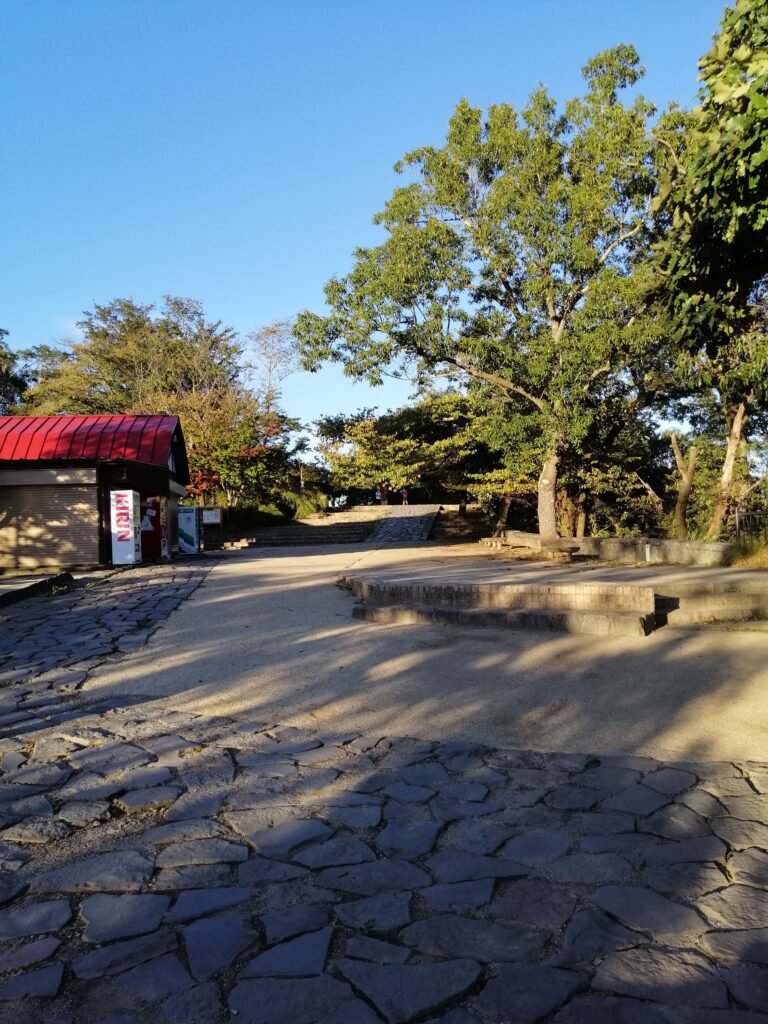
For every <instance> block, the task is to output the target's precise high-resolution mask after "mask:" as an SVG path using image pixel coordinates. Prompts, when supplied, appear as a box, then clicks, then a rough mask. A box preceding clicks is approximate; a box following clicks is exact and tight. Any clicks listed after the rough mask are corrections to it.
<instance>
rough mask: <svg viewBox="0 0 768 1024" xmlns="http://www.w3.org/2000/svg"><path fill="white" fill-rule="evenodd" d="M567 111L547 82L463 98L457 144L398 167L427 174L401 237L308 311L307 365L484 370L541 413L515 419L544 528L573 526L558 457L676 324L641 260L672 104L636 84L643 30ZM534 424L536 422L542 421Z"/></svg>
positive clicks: (481, 375) (423, 372)
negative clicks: (644, 300) (522, 96)
mask: <svg viewBox="0 0 768 1024" xmlns="http://www.w3.org/2000/svg"><path fill="white" fill-rule="evenodd" d="M583 73H584V78H585V80H586V85H587V88H586V93H585V95H584V96H582V97H579V98H576V99H572V100H571V101H569V102H568V103H567V104H566V105H565V108H564V109H563V110H560V109H558V107H557V105H556V103H555V101H554V100H553V99H552V98H551V97H550V96H549V95H548V93H547V92H546V90H545V89H544V88H543V87H539V88H538V89H537V90H536V91H535V92H534V93H533V95H532V96H531V98H530V100H529V101H528V103H527V105H526V106H525V107H524V108H523V110H522V111H521V112H520V113H518V112H516V111H515V110H514V109H513V108H512V107H510V106H508V105H506V104H501V105H498V106H494V107H492V108H491V109H490V111H489V113H488V117H487V120H486V121H484V120H483V118H482V114H481V111H480V110H478V109H475V108H473V107H471V106H470V105H469V104H468V103H467V102H466V101H462V102H461V103H460V104H459V105H458V107H457V108H456V111H455V113H454V115H453V117H452V118H451V121H450V125H449V129H448V136H447V140H446V143H445V145H444V146H442V147H441V148H432V147H425V148H422V149H418V150H416V151H415V152H412V153H410V154H408V155H407V156H406V157H405V159H404V161H403V162H402V163H401V164H399V165H397V169H398V170H400V171H403V170H405V169H407V168H410V169H412V170H413V171H415V180H413V181H412V182H411V183H410V184H407V185H405V186H404V187H402V188H398V189H396V191H395V192H394V194H393V196H392V198H391V199H390V201H389V202H388V203H387V205H386V207H385V209H384V211H383V212H382V213H381V214H379V215H378V216H377V217H376V218H375V220H376V223H378V224H380V225H381V226H382V227H383V228H384V229H385V231H386V233H387V237H386V239H385V241H384V242H383V243H382V244H381V245H378V246H376V247H374V248H365V249H358V250H357V251H356V254H355V262H354V266H353V269H352V270H351V272H350V273H349V274H348V275H347V276H346V277H344V278H341V279H337V278H334V279H333V280H331V281H330V282H329V283H328V285H327V286H326V299H327V303H328V305H329V307H330V312H329V314H328V315H326V316H320V315H317V314H314V313H311V312H304V313H302V314H301V315H300V316H299V317H298V320H297V323H296V326H295V334H296V337H297V339H298V340H299V343H300V346H301V351H302V354H303V360H304V365H305V366H306V367H307V368H308V369H314V368H316V367H317V366H318V365H319V363H320V362H321V361H322V360H324V359H334V360H337V361H340V362H341V363H343V364H344V367H345V371H346V372H347V373H348V374H350V375H352V376H356V377H366V378H367V379H368V380H369V381H371V382H373V383H378V382H380V381H381V379H382V375H383V373H384V371H385V369H389V371H390V372H400V373H413V372H415V373H416V374H417V375H420V376H421V377H422V379H426V378H428V377H429V376H430V375H433V374H443V375H446V376H448V377H449V378H453V379H455V380H457V381H463V382H465V383H467V382H470V381H472V382H475V383H476V384H481V385H482V386H483V387H484V388H485V389H486V391H487V392H489V393H493V394H494V395H496V396H501V398H502V399H503V400H504V401H505V402H506V404H507V415H508V417H509V418H510V419H512V420H515V419H518V420H519V419H520V417H524V419H525V421H526V423H525V426H524V427H522V426H518V427H516V428H515V429H514V430H513V434H514V435H515V436H516V437H517V438H518V439H519V440H525V442H526V444H527V451H526V452H525V453H523V452H521V450H520V449H519V448H518V449H516V450H515V451H514V453H513V454H514V457H516V458H520V457H523V458H524V460H527V461H529V462H531V463H533V464H535V466H536V467H537V473H538V499H537V507H538V519H539V529H540V532H541V534H542V536H543V537H544V538H545V539H547V540H554V539H555V538H556V537H557V515H556V500H555V499H556V492H557V484H558V468H559V466H560V463H561V460H562V459H563V458H564V457H565V456H566V454H567V453H568V452H570V451H578V450H579V449H580V447H581V445H582V444H583V442H584V439H585V437H586V436H587V435H588V433H589V430H590V427H591V424H592V423H593V421H594V420H595V418H596V417H599V416H600V410H601V406H602V403H603V401H604V399H605V397H606V395H608V394H610V393H611V391H612V389H613V388H614V387H615V386H616V382H617V381H619V380H620V379H621V375H622V373H623V371H624V370H625V368H626V366H627V365H628V364H629V363H634V362H637V361H638V360H639V359H640V358H641V356H642V353H643V352H644V350H645V348H646V347H647V346H648V345H649V344H650V343H652V342H653V341H654V340H655V337H656V334H657V331H658V328H657V327H656V326H655V323H654V321H653V318H651V317H644V316H643V315H642V314H641V312H640V310H641V290H642V289H641V283H640V282H639V281H638V279H637V275H635V274H633V269H634V265H635V259H636V256H637V254H638V253H639V252H642V250H643V246H644V244H645V242H646V235H647V231H648V228H649V212H650V211H649V200H650V198H651V195H652V193H653V188H654V174H653V141H652V139H651V133H650V130H649V125H650V120H651V118H652V117H653V114H654V110H653V108H652V107H651V105H650V104H649V103H647V102H646V101H645V100H644V99H642V98H640V97H638V98H636V99H634V101H633V102H632V103H631V105H629V106H626V105H624V104H623V103H622V102H621V101H620V98H619V94H620V92H621V90H623V89H624V88H626V87H628V86H632V85H634V84H635V83H636V82H637V81H638V79H639V78H640V77H641V74H642V69H641V67H640V65H639V61H638V57H637V54H636V52H635V50H634V48H633V47H631V46H619V47H617V48H615V49H613V50H608V51H605V52H604V53H602V54H600V55H598V56H597V57H595V58H594V59H593V60H591V61H589V63H588V64H587V65H586V66H585V68H584V71H583ZM532 426H533V429H532Z"/></svg>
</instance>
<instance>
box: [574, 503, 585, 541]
mask: <svg viewBox="0 0 768 1024" xmlns="http://www.w3.org/2000/svg"><path fill="white" fill-rule="evenodd" d="M586 535H587V495H586V492H585V491H582V492H581V493H580V494H579V514H578V516H577V518H576V538H577V539H578V540H581V539H582V538H584V537H586Z"/></svg>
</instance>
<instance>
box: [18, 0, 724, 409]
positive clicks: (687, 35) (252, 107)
mask: <svg viewBox="0 0 768 1024" xmlns="http://www.w3.org/2000/svg"><path fill="white" fill-rule="evenodd" d="M722 8H723V4H722V3H721V2H719V0H717V2H716V0H643V2H642V3H638V2H636V0H505V2H502V0H474V2H473V3H467V2H466V0H460V2H458V0H282V2H277V0H274V2H266V0H205V2H203V0H4V2H3V3H2V5H0V32H1V33H2V40H3V57H2V62H0V102H2V109H3V111H4V114H5V125H4V141H5V147H4V148H5V153H4V158H3V160H2V161H0V189H1V192H0V194H1V195H2V203H3V215H2V223H3V257H4V259H3V267H2V273H1V274H0V326H3V327H5V328H7V329H8V330H9V331H10V332H11V333H10V337H9V339H8V341H9V342H10V344H11V345H12V347H15V348H20V347H25V346H28V345H33V344H39V343H49V344H51V343H56V342H57V341H58V340H60V339H62V338H64V337H67V336H70V337H73V336H74V335H75V331H74V324H75V321H76V320H78V319H79V317H80V315H81V313H82V311H83V310H86V309H89V308H91V307H92V305H93V303H94V302H107V301H109V300H110V299H112V298H116V297H118V296H120V297H123V296H131V297H133V298H134V299H136V300H137V301H140V302H152V301H154V300H156V299H159V298H160V296H162V295H163V294H173V295H182V296H190V297H194V298H197V299H200V300H201V301H202V302H203V303H204V306H205V309H206V312H207V314H208V315H209V316H210V317H211V318H216V319H222V320H223V321H224V322H226V323H228V324H231V325H232V326H234V327H235V328H236V329H237V330H238V331H241V332H243V333H245V332H247V331H249V330H253V329H254V328H256V327H258V326H260V325H262V324H266V323H269V322H271V321H273V320H275V319H278V318H281V317H286V316H291V315H293V314H295V313H296V312H298V311H299V310H301V309H303V308H307V307H308V308H312V309H316V310H319V309H321V308H322V286H323V284H324V282H325V281H326V280H327V279H328V278H329V277H330V276H331V275H332V274H334V273H337V274H339V273H344V272H345V271H346V270H347V269H348V267H349V265H350V260H351V253H352V250H353V249H354V247H355V246H357V245H361V244H369V243H371V242H375V240H376V239H377V234H376V230H375V229H374V228H373V227H372V225H371V216H372V215H373V213H374V212H375V211H376V210H378V209H380V207H381V205H382V204H383V202H384V201H385V199H386V198H387V197H388V195H389V194H390V193H391V191H392V188H393V187H394V186H395V184H396V182H397V176H396V175H395V174H394V173H393V171H392V165H393V163H394V162H395V161H396V160H397V159H398V158H399V157H400V156H401V155H402V154H403V153H404V152H405V151H407V150H409V149H412V148H414V147H416V146H419V145H425V144H439V143H440V141H441V140H442V138H443V136H444V133H445V128H446V124H447V120H448V117H449V116H450V113H451V111H452V109H453V107H454V105H455V104H456V102H457V101H458V100H459V99H460V98H461V97H462V96H466V97H467V98H468V99H469V100H470V101H471V102H472V103H473V104H475V105H479V106H483V107H486V106H487V105H488V104H490V103H494V102H503V101H508V102H511V103H513V104H515V105H520V104H521V103H522V102H523V101H524V99H525V97H526V96H527V95H528V93H529V92H530V91H531V89H532V88H533V87H534V85H535V84H536V83H537V82H538V81H543V82H544V83H545V84H546V85H547V86H548V88H549V89H550V90H551V92H552V93H553V94H554V95H555V96H558V97H560V98H565V97H567V96H569V95H572V94H574V93H576V92H578V91H579V90H580V87H581V82H580V76H579V69H580V67H581V66H582V64H584V62H585V61H586V60H587V59H588V58H589V57H590V56H591V55H592V54H594V53H595V52H596V51H598V50H600V49H603V48H604V47H606V46H611V45H615V44H616V43H618V42H633V43H635V45H636V46H637V48H638V50H639V51H640V55H641V57H642V59H643V62H644V63H645V65H646V68H647V76H646V79H645V81H644V83H643V92H644V93H645V94H646V95H647V96H648V97H649V98H650V99H651V100H653V101H654V102H655V103H656V104H657V105H659V106H663V105H665V104H666V102H667V101H668V100H671V99H674V100H676V101H678V102H679V103H682V104H684V105H690V104H691V103H692V102H693V100H694V97H695V92H696V61H697V59H698V57H699V56H700V55H701V54H702V53H703V52H704V51H705V50H706V49H707V48H708V45H709V41H710V39H711V37H712V35H713V33H714V32H715V31H716V29H717V26H718V22H719V19H720V16H721V13H722ZM407 394H408V388H407V386H406V385H399V384H392V383H388V384H387V385H385V387H383V388H380V389H376V390H375V391H371V389H369V388H367V387H366V386H364V385H353V384H352V383H351V382H350V381H348V380H345V379H344V378H343V377H342V376H341V374H340V371H338V370H337V369H328V370H324V371H322V372H321V373H320V374H315V375H310V374H299V375H297V376H295V377H293V378H291V379H290V380H289V381H287V382H286V384H285V387H284V405H285V407H286V409H287V411H288V412H289V413H291V414H292V415H294V416H298V417H301V418H302V419H304V420H305V421H308V420H311V419H312V418H313V417H315V416H317V415H319V414H320V413H321V412H341V411H352V410H354V409H356V408H358V407H360V406H364V405H377V406H379V407H380V408H381V409H384V408H386V407H387V406H394V405H397V404H400V403H402V402H403V401H404V400H405V399H406V397H407Z"/></svg>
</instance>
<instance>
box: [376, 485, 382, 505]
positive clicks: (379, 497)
mask: <svg viewBox="0 0 768 1024" xmlns="http://www.w3.org/2000/svg"><path fill="white" fill-rule="evenodd" d="M376 504H377V505H380V504H381V488H380V487H377V488H376Z"/></svg>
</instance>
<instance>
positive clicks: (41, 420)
mask: <svg viewBox="0 0 768 1024" xmlns="http://www.w3.org/2000/svg"><path fill="white" fill-rule="evenodd" d="M174 434H175V435H176V436H177V437H178V439H179V441H180V442H181V447H182V450H183V445H184V442H183V439H182V436H181V427H180V425H179V418H178V416H0V461H12V462H21V461H26V462H30V461H38V460H39V461H43V460H59V459H61V460H74V459H77V460H80V459H82V460H84V461H87V462H94V461H95V460H97V459H130V460H131V461H132V462H144V463H149V464H151V465H154V466H167V465H168V459H169V457H170V454H171V444H172V440H173V437H174Z"/></svg>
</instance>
